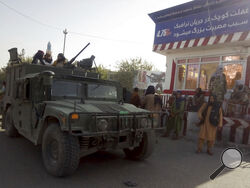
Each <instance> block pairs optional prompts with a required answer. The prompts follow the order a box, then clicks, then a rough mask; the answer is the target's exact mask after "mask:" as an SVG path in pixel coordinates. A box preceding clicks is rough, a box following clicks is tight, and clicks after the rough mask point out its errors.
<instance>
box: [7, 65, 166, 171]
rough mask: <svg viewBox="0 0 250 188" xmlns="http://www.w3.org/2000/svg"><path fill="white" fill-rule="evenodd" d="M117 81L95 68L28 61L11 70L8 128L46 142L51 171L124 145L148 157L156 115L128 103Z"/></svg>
mask: <svg viewBox="0 0 250 188" xmlns="http://www.w3.org/2000/svg"><path fill="white" fill-rule="evenodd" d="M122 99H123V97H122V88H121V86H120V84H119V83H118V82H114V81H108V80H101V79H100V78H99V74H98V73H96V72H89V71H85V70H78V69H68V68H56V67H52V66H43V65H33V64H27V63H21V64H14V65H11V66H8V67H7V69H6V91H5V96H4V99H3V127H4V129H5V133H6V135H8V136H10V137H16V136H18V135H22V136H24V137H25V138H27V139H28V140H30V141H31V142H33V143H34V144H35V145H41V146H42V158H43V163H44V166H45V168H46V170H47V171H48V172H49V173H50V174H52V175H54V176H67V175H70V174H72V173H73V172H74V171H75V170H76V169H77V167H78V164H79V159H80V157H82V156H86V155H89V154H92V153H94V152H97V151H100V150H108V149H123V151H124V153H125V155H126V156H127V158H129V159H132V160H143V159H146V158H147V157H148V156H149V155H150V154H151V153H152V152H153V149H154V145H155V130H157V129H162V128H161V123H159V122H158V123H156V121H155V120H156V118H155V116H154V114H155V113H152V112H149V111H147V110H144V109H141V108H137V107H135V106H134V105H132V104H126V103H124V102H123V100H122Z"/></svg>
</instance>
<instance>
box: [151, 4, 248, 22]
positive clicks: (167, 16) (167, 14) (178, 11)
mask: <svg viewBox="0 0 250 188" xmlns="http://www.w3.org/2000/svg"><path fill="white" fill-rule="evenodd" d="M244 1H245V2H246V0H193V1H190V2H187V3H184V4H180V5H177V6H174V7H171V8H167V9H164V10H160V11H157V12H154V13H151V14H149V16H150V18H151V19H152V20H153V21H154V22H155V23H159V22H163V21H170V20H171V19H176V18H180V17H184V16H188V15H191V14H196V13H199V12H202V11H207V9H208V8H209V9H211V10H213V9H215V8H219V7H223V6H227V5H233V4H235V3H242V2H244Z"/></svg>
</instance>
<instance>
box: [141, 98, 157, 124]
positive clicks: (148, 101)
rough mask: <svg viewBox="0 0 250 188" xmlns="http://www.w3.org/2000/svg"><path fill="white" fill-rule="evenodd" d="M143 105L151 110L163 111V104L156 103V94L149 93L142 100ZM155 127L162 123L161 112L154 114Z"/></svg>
mask: <svg viewBox="0 0 250 188" xmlns="http://www.w3.org/2000/svg"><path fill="white" fill-rule="evenodd" d="M142 106H145V109H147V110H149V111H158V112H160V111H161V105H160V104H155V95H154V94H148V95H146V96H145V97H144V98H143V100H142ZM153 116H154V127H156V126H157V125H159V123H160V116H159V114H154V115H153Z"/></svg>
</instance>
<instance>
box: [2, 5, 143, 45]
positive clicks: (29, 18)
mask: <svg viewBox="0 0 250 188" xmlns="http://www.w3.org/2000/svg"><path fill="white" fill-rule="evenodd" d="M0 4H2V5H3V6H5V7H7V8H8V9H9V10H11V11H13V12H15V13H16V14H18V15H20V16H22V17H24V18H26V19H27V20H30V21H32V22H34V23H36V24H39V25H41V26H44V27H47V28H50V29H55V30H60V31H62V30H63V28H60V27H56V26H53V25H50V24H46V23H43V22H41V21H40V20H37V19H34V18H32V17H31V16H28V15H26V14H24V13H22V12H20V11H19V10H17V9H15V8H13V7H11V6H9V5H8V4H6V3H5V2H2V1H0ZM68 33H71V34H73V35H79V36H83V37H90V38H95V39H101V40H108V41H114V42H123V43H133V44H139V45H144V43H141V42H136V41H128V40H119V39H111V38H106V37H102V36H97V35H90V34H85V33H80V32H75V31H68Z"/></svg>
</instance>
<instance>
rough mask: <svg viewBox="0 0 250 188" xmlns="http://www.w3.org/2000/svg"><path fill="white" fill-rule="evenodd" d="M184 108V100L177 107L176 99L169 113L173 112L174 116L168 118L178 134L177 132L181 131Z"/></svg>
mask: <svg viewBox="0 0 250 188" xmlns="http://www.w3.org/2000/svg"><path fill="white" fill-rule="evenodd" d="M184 108H185V102H184V100H183V101H181V102H180V107H179V108H177V106H176V101H174V104H173V105H172V108H171V113H173V114H175V116H174V117H172V118H170V124H172V126H173V127H174V130H175V132H176V133H177V134H179V132H180V131H181V127H182V119H183V113H184ZM170 126H171V125H170Z"/></svg>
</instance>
